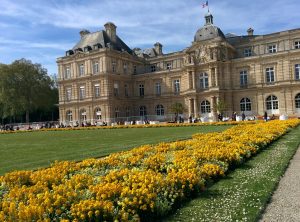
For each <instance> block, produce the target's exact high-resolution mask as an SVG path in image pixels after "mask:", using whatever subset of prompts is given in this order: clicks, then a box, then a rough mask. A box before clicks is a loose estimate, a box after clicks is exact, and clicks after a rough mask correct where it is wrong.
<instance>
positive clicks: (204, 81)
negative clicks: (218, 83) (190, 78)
mask: <svg viewBox="0 0 300 222" xmlns="http://www.w3.org/2000/svg"><path fill="white" fill-rule="evenodd" d="M199 80H200V89H207V88H208V74H207V73H201V74H200V76H199Z"/></svg>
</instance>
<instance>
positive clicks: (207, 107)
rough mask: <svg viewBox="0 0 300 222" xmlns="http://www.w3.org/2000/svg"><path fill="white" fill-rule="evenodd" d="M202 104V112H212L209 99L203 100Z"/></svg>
mask: <svg viewBox="0 0 300 222" xmlns="http://www.w3.org/2000/svg"><path fill="white" fill-rule="evenodd" d="M200 106H201V107H200V108H201V113H210V112H211V108H210V102H209V101H207V100H204V101H202V102H201V104H200Z"/></svg>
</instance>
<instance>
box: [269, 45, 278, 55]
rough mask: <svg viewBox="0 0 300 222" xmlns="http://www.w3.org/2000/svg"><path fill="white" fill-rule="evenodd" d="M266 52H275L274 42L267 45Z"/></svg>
mask: <svg viewBox="0 0 300 222" xmlns="http://www.w3.org/2000/svg"><path fill="white" fill-rule="evenodd" d="M268 52H269V53H275V52H277V45H276V44H272V45H268Z"/></svg>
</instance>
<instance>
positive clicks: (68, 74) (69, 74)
mask: <svg viewBox="0 0 300 222" xmlns="http://www.w3.org/2000/svg"><path fill="white" fill-rule="evenodd" d="M70 78H71V68H70V66H67V67H66V68H65V79H70Z"/></svg>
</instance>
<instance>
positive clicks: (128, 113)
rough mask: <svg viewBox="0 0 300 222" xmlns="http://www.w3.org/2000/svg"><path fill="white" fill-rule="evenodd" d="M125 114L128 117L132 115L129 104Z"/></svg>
mask: <svg viewBox="0 0 300 222" xmlns="http://www.w3.org/2000/svg"><path fill="white" fill-rule="evenodd" d="M125 116H126V117H129V116H130V108H129V107H128V106H127V107H126V108H125Z"/></svg>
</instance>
